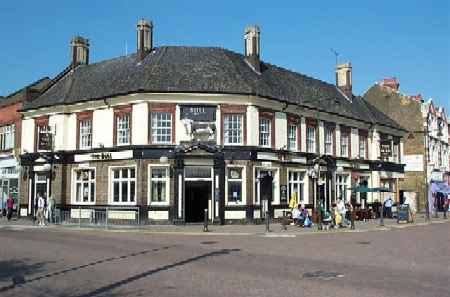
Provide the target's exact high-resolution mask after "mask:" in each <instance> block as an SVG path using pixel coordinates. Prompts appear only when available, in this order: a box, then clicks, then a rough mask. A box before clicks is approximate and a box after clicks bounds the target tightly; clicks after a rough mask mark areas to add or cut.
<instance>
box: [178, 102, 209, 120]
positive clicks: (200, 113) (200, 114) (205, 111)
mask: <svg viewBox="0 0 450 297" xmlns="http://www.w3.org/2000/svg"><path fill="white" fill-rule="evenodd" d="M180 109H181V119H190V120H193V121H194V122H214V121H215V120H216V107H215V106H211V105H182V106H181V107H180Z"/></svg>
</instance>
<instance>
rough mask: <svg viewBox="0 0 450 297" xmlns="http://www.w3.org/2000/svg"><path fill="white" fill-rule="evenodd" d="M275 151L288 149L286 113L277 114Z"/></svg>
mask: <svg viewBox="0 0 450 297" xmlns="http://www.w3.org/2000/svg"><path fill="white" fill-rule="evenodd" d="M273 133H275V149H287V118H286V114H285V113H284V112H275V129H274V131H273Z"/></svg>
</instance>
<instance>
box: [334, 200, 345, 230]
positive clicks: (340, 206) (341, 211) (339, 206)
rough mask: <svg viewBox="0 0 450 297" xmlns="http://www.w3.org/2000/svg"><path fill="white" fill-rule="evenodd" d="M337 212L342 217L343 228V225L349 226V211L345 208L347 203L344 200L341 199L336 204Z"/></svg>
mask: <svg viewBox="0 0 450 297" xmlns="http://www.w3.org/2000/svg"><path fill="white" fill-rule="evenodd" d="M336 210H337V212H338V213H339V214H340V215H341V217H342V222H341V224H340V225H341V227H342V226H343V225H347V219H346V217H345V215H346V213H347V209H346V208H345V203H344V200H342V199H339V200H338V203H337V204H336Z"/></svg>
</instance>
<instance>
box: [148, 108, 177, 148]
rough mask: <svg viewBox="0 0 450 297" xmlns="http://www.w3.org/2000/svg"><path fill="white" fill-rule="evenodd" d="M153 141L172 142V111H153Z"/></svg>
mask: <svg viewBox="0 0 450 297" xmlns="http://www.w3.org/2000/svg"><path fill="white" fill-rule="evenodd" d="M151 117H152V120H151V121H152V143H160V144H164V143H172V113H170V112H152V116H151Z"/></svg>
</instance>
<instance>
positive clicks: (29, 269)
mask: <svg viewBox="0 0 450 297" xmlns="http://www.w3.org/2000/svg"><path fill="white" fill-rule="evenodd" d="M171 247H174V246H164V247H161V248H153V249H150V250H144V251H140V252H133V253H130V254H127V255H123V256H117V257H110V258H105V259H100V260H98V261H93V262H90V263H87V264H84V265H79V266H73V267H69V268H66V269H63V270H59V271H55V272H51V273H47V274H44V275H39V276H37V277H34V278H30V279H25V276H26V275H27V274H36V273H40V272H44V271H45V269H44V265H46V264H48V263H49V262H41V263H35V264H26V263H25V261H26V260H27V259H24V260H23V261H18V260H12V261H0V281H7V280H10V281H11V284H10V285H7V286H3V287H0V293H1V292H5V291H9V290H12V289H14V288H15V287H16V286H19V285H26V284H29V283H32V282H35V281H39V280H42V279H47V278H51V277H54V276H58V275H62V274H65V273H68V272H74V271H77V270H80V269H83V268H87V267H93V266H95V265H99V264H102V263H107V262H112V261H117V260H125V259H127V258H130V257H136V256H140V255H145V254H148V253H150V252H156V251H159V250H167V249H169V248H171Z"/></svg>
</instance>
